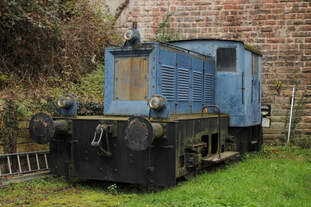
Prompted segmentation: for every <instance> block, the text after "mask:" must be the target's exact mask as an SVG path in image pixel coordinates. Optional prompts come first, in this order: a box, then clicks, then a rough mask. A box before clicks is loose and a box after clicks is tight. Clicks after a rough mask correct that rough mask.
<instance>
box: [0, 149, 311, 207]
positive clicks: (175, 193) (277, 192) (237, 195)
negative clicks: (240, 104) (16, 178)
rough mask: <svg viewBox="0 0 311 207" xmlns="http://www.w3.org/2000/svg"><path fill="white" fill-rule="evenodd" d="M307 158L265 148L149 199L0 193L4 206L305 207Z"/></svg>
mask: <svg viewBox="0 0 311 207" xmlns="http://www.w3.org/2000/svg"><path fill="white" fill-rule="evenodd" d="M310 184H311V152H310V151H309V150H305V149H301V148H299V147H291V148H284V147H272V146H268V147H265V149H264V150H263V151H262V152H260V153H251V154H246V155H245V156H244V158H243V161H242V162H237V163H235V164H233V165H230V166H228V167H227V168H222V169H220V168H217V169H216V170H212V171H210V172H207V173H204V174H201V175H198V176H196V177H194V178H192V179H190V180H189V181H184V182H180V183H178V186H176V187H173V188H169V189H158V190H156V191H155V192H153V193H148V192H145V191H143V190H137V189H136V187H137V186H133V185H121V184H118V185H117V184H111V183H105V182H82V183H78V184H77V185H76V186H73V185H71V184H69V183H67V181H65V180H64V179H62V178H45V179H39V180H34V181H32V182H29V183H22V184H14V185H11V186H10V187H8V188H5V189H1V190H0V203H1V204H2V206H111V207H112V206H129V207H131V206H135V207H143V206H163V207H165V206H175V207H179V206H187V207H196V206H198V207H205V206H249V207H256V206H272V207H273V206H276V207H279V206H290V207H293V206H299V207H303V206H309V205H310V202H311V197H310V196H309V195H310V193H311V188H310V186H311V185H310Z"/></svg>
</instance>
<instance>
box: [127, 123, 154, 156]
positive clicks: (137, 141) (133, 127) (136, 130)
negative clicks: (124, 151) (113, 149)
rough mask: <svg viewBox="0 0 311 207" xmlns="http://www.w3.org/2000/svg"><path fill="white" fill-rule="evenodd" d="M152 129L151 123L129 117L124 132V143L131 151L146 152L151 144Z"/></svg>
mask: <svg viewBox="0 0 311 207" xmlns="http://www.w3.org/2000/svg"><path fill="white" fill-rule="evenodd" d="M152 140H153V129H152V125H151V123H150V122H149V121H148V120H147V119H145V118H143V117H131V118H129V120H128V125H127V127H126V131H125V142H126V145H127V147H128V148H129V149H131V150H133V151H143V150H146V149H147V148H148V147H149V146H150V145H151V143H152Z"/></svg>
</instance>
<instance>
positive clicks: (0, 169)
mask: <svg viewBox="0 0 311 207" xmlns="http://www.w3.org/2000/svg"><path fill="white" fill-rule="evenodd" d="M48 154H49V151H48V150H46V151H34V152H19V153H7V154H0V177H4V176H10V175H18V174H25V173H32V172H36V171H42V170H48V169H49V164H48V158H47V156H48ZM31 157H33V158H34V160H33V162H31ZM40 157H41V164H43V163H44V164H43V166H40Z"/></svg>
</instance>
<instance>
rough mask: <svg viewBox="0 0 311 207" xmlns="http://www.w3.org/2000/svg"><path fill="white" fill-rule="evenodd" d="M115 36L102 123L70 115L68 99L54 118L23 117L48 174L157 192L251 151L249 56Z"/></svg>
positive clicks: (255, 76)
mask: <svg viewBox="0 0 311 207" xmlns="http://www.w3.org/2000/svg"><path fill="white" fill-rule="evenodd" d="M125 38H126V39H127V41H126V43H125V45H124V46H122V47H111V48H108V49H106V52H105V91H104V98H105V103H104V114H103V116H92V117H90V116H74V114H75V112H76V110H77V108H76V103H75V101H74V98H73V97H72V96H70V95H68V96H66V97H62V98H60V99H59V100H58V101H57V104H58V106H59V108H60V112H61V113H60V114H61V115H62V116H61V117H57V118H53V119H52V118H51V117H49V116H48V115H47V114H44V113H39V114H37V115H35V116H34V117H33V118H32V120H31V122H30V126H29V129H30V134H31V137H32V138H33V139H34V140H35V141H37V142H38V143H41V144H43V143H47V142H50V159H49V162H50V163H49V166H50V167H51V171H52V173H53V174H56V175H60V176H67V177H69V178H71V179H73V180H75V179H96V180H106V181H113V182H125V183H135V184H147V185H158V186H166V187H167V186H173V185H175V184H176V178H178V177H182V176H185V175H187V174H189V173H192V172H194V171H196V170H199V169H202V168H204V167H207V166H209V165H212V164H214V163H218V162H222V161H224V160H227V159H231V158H233V157H235V156H237V155H238V154H239V153H240V152H246V151H250V150H258V149H259V148H260V146H261V144H262V136H261V135H262V134H261V112H260V105H261V103H260V102H261V99H260V95H261V91H260V89H261V53H260V52H259V51H257V50H256V49H254V48H252V47H250V46H248V45H246V44H244V43H243V42H240V41H228V40H209V39H202V40H183V41H174V42H169V43H159V42H150V43H140V40H139V33H138V31H137V30H135V29H131V30H129V31H128V32H126V33H125Z"/></svg>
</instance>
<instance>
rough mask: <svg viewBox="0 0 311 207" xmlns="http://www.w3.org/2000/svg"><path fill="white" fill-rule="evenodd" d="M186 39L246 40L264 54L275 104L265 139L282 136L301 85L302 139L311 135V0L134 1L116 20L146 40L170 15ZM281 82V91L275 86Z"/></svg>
mask: <svg viewBox="0 0 311 207" xmlns="http://www.w3.org/2000/svg"><path fill="white" fill-rule="evenodd" d="M167 13H169V14H171V15H172V16H171V17H170V19H169V22H170V26H171V29H173V30H174V31H175V32H177V33H178V35H179V36H180V37H181V38H183V39H191V38H222V39H236V40H243V41H245V42H247V43H249V44H251V45H253V46H255V47H257V48H258V49H260V50H261V51H262V52H263V94H262V101H263V103H264V104H271V106H272V114H271V115H272V116H271V127H270V128H265V130H264V137H265V139H266V141H269V140H276V139H278V138H280V137H281V136H282V135H281V134H282V132H283V131H284V130H285V128H286V127H285V126H284V123H285V119H286V117H287V115H286V114H287V112H288V108H289V106H290V103H289V97H290V94H291V90H292V87H293V86H294V85H295V82H296V81H298V83H299V84H298V91H297V96H298V97H297V98H296V100H297V102H298V100H299V96H301V95H302V94H303V91H304V90H303V88H306V90H307V91H306V93H305V101H306V104H305V105H304V106H305V109H304V112H303V114H302V117H301V118H302V120H301V121H300V123H299V124H298V125H297V127H296V133H297V134H298V136H301V135H300V134H301V133H303V134H304V135H307V136H310V135H311V104H310V103H311V98H310V94H311V1H310V0H166V1H164V0H145V1H140V0H130V1H129V4H128V5H127V7H125V9H124V10H123V12H122V14H121V16H120V17H119V18H118V21H117V27H118V28H120V29H121V30H125V29H126V28H129V27H131V25H132V22H133V21H137V22H138V29H139V30H140V31H141V33H142V38H143V40H148V39H152V38H153V37H154V35H155V32H156V31H157V27H158V25H159V23H161V22H162V21H163V19H164V18H165V16H166V14H167ZM278 81H279V82H281V83H282V84H281V87H280V90H279V91H278V90H276V83H277V82H278Z"/></svg>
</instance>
